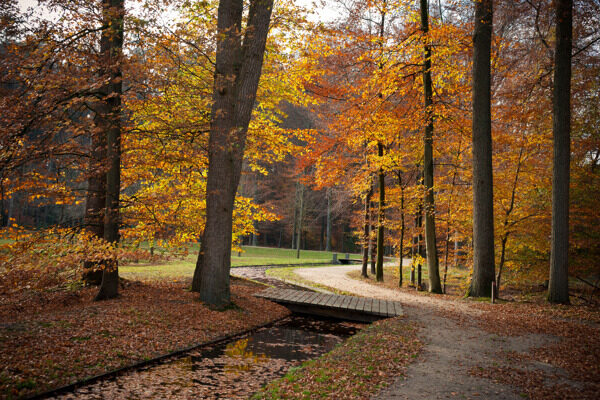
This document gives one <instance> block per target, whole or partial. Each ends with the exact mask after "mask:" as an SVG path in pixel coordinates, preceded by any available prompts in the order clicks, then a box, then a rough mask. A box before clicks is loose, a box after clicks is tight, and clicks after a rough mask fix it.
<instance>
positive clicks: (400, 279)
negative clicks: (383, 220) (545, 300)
mask: <svg viewBox="0 0 600 400" xmlns="http://www.w3.org/2000/svg"><path fill="white" fill-rule="evenodd" d="M398 186H399V187H400V262H399V265H398V272H399V275H400V277H399V278H398V287H402V279H403V276H402V273H403V271H402V267H403V263H404V231H405V229H406V224H405V218H404V187H403V186H402V173H401V172H398Z"/></svg>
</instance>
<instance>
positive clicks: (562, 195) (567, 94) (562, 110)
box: [548, 0, 573, 304]
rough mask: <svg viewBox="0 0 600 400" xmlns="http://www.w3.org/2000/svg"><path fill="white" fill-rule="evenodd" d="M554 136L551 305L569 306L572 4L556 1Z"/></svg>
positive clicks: (567, 1) (549, 286)
mask: <svg viewBox="0 0 600 400" xmlns="http://www.w3.org/2000/svg"><path fill="white" fill-rule="evenodd" d="M555 4H556V44H555V51H554V99H553V105H554V107H553V108H554V109H553V121H552V132H553V136H554V168H553V172H552V243H551V252H550V279H549V284H548V301H549V302H551V303H562V304H568V303H569V180H570V179H569V174H570V161H571V159H570V158H571V48H572V36H573V33H572V29H573V1H572V0H556V3H555Z"/></svg>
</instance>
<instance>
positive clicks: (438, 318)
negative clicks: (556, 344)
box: [294, 265, 554, 399]
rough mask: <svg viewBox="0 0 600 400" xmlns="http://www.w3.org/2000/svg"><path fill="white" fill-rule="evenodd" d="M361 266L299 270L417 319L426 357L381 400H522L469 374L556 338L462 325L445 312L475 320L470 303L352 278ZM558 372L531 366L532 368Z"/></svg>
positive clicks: (378, 396) (506, 388)
mask: <svg viewBox="0 0 600 400" xmlns="http://www.w3.org/2000/svg"><path fill="white" fill-rule="evenodd" d="M356 269H360V266H356V265H349V266H339V267H338V266H335V267H327V268H298V269H296V270H294V272H295V273H296V274H297V275H299V276H301V277H302V278H304V279H307V280H310V281H313V282H316V283H320V284H322V285H326V286H329V287H332V288H336V289H339V290H343V291H347V292H351V293H355V294H357V295H361V296H368V297H376V298H380V299H386V300H399V301H401V302H402V303H403V308H404V311H405V314H406V317H407V318H408V319H409V320H412V321H415V322H416V323H417V325H418V326H420V327H421V329H420V338H421V340H423V342H424V343H425V347H424V352H423V355H422V356H421V357H419V359H418V360H417V361H415V362H413V363H412V364H411V365H410V366H409V367H408V369H407V371H406V377H399V378H397V379H396V380H395V381H394V382H391V383H390V385H389V386H388V387H387V388H386V389H383V391H382V392H380V393H378V394H375V396H374V398H375V399H522V398H523V394H522V393H519V392H518V389H517V388H513V387H511V386H507V385H503V384H498V383H494V382H493V381H491V380H487V379H482V378H477V377H474V376H472V375H470V374H469V370H470V369H472V368H485V367H487V366H498V365H505V364H506V362H507V361H506V359H505V357H503V356H502V353H504V352H505V351H518V352H525V351H527V350H528V349H529V348H531V347H537V346H541V345H543V344H544V343H547V342H548V341H552V340H554V338H552V337H550V336H544V335H526V336H519V337H504V336H498V335H495V334H490V333H488V332H484V331H482V330H480V329H478V328H477V327H476V326H472V325H473V324H460V323H458V322H456V319H454V318H448V317H445V316H444V314H445V313H450V312H452V313H454V314H456V313H459V314H460V315H461V316H462V317H465V319H466V320H473V319H474V318H476V317H477V314H479V311H478V310H476V309H474V308H473V307H470V306H469V305H468V304H467V302H466V301H461V300H454V301H450V300H442V299H438V298H435V297H432V296H427V295H423V294H411V293H410V292H406V291H402V292H401V291H395V290H391V289H387V288H384V287H379V286H375V285H372V284H369V283H367V282H365V281H361V280H355V279H352V278H349V277H348V276H347V274H348V272H350V271H353V270H356ZM549 367H550V368H553V367H551V366H549V365H545V366H540V365H535V364H531V365H528V366H527V368H531V369H537V368H549Z"/></svg>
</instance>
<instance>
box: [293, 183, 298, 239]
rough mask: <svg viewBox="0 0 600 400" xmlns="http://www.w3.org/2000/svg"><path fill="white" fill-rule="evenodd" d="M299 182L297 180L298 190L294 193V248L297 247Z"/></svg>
mask: <svg viewBox="0 0 600 400" xmlns="http://www.w3.org/2000/svg"><path fill="white" fill-rule="evenodd" d="M298 184H299V183H298V182H296V192H295V193H294V224H293V226H292V246H291V248H292V249H295V248H296V229H297V227H298Z"/></svg>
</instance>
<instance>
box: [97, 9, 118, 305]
mask: <svg viewBox="0 0 600 400" xmlns="http://www.w3.org/2000/svg"><path fill="white" fill-rule="evenodd" d="M124 3H125V0H104V1H103V2H102V14H103V16H102V17H103V24H104V25H105V26H108V28H106V29H105V30H104V31H103V32H102V39H101V42H100V50H101V53H102V57H103V60H102V63H103V67H104V68H105V70H104V71H103V72H104V73H103V74H102V75H103V76H107V78H108V81H107V82H108V83H107V84H106V85H104V86H103V88H102V90H101V92H102V95H103V96H104V98H103V99H102V100H101V101H100V103H101V105H100V121H99V126H101V127H105V129H104V130H105V132H106V158H107V161H108V172H107V174H106V210H105V213H104V239H105V240H106V241H107V242H109V243H112V244H113V245H114V246H117V245H118V243H119V221H120V217H119V216H120V212H119V194H120V192H121V95H122V93H123V82H122V74H121V61H122V58H123V19H124V16H125V4H124ZM118 294H119V265H118V261H117V259H116V258H113V259H111V260H109V261H108V262H107V265H106V266H105V267H104V270H103V273H102V283H101V284H100V290H99V292H98V294H97V295H96V300H104V299H112V298H114V297H117V296H118Z"/></svg>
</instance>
